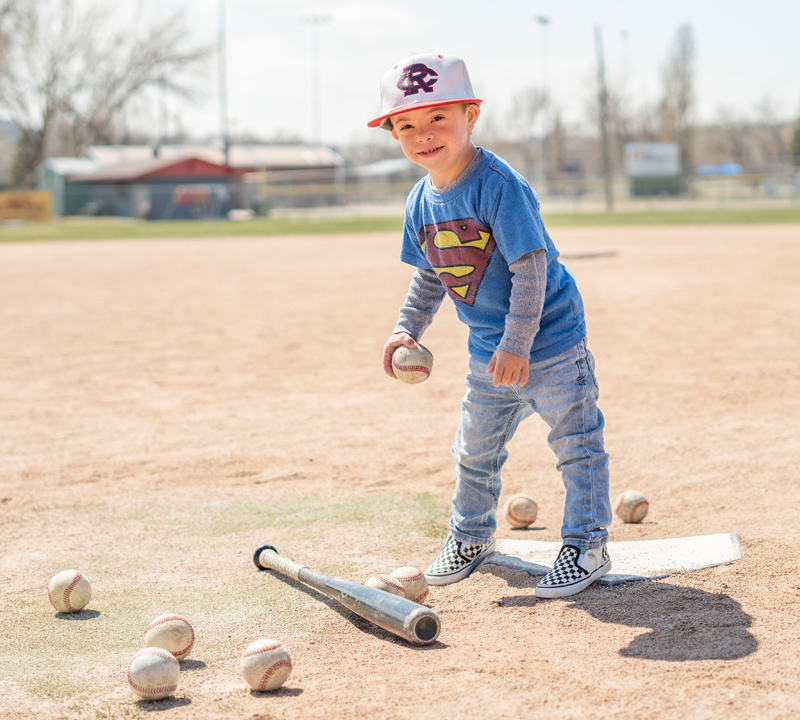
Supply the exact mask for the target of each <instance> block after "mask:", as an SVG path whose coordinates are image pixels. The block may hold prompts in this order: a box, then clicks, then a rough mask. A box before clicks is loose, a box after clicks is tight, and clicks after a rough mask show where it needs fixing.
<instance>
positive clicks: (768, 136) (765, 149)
mask: <svg viewBox="0 0 800 720" xmlns="http://www.w3.org/2000/svg"><path fill="white" fill-rule="evenodd" d="M780 115H781V112H780V103H778V102H775V101H774V100H773V99H772V98H770V97H764V98H763V99H762V100H761V102H759V103H758V104H757V105H756V122H758V124H759V125H760V126H761V129H762V133H763V135H762V141H761V150H762V154H763V156H764V164H765V166H766V167H765V169H772V170H779V169H780V168H781V166H784V165H785V164H786V163H787V162H789V147H788V143H787V142H786V139H785V138H784V136H783V127H784V125H785V122H784V121H783V120H781V119H780V117H779V116H780Z"/></svg>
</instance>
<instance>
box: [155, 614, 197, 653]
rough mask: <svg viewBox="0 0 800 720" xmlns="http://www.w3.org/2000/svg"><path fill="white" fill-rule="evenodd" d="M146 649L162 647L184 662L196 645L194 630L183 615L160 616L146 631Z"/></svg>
mask: <svg viewBox="0 0 800 720" xmlns="http://www.w3.org/2000/svg"><path fill="white" fill-rule="evenodd" d="M144 644H145V647H160V648H164V650H168V651H169V652H171V653H172V654H173V655H174V656H175V658H176V659H177V660H183V659H184V658H185V657H186V656H187V655H188V654H189V653H190V652H191V650H192V646H193V645H194V628H193V627H192V624H191V623H190V622H189V621H188V620H187V619H186V618H185V617H182V616H181V615H159V616H158V617H157V618H156V619H155V620H153V622H151V623H150V624H149V625H148V626H147V627H146V628H145V629H144Z"/></svg>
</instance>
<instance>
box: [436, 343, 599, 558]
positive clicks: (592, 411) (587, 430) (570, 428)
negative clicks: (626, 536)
mask: <svg viewBox="0 0 800 720" xmlns="http://www.w3.org/2000/svg"><path fill="white" fill-rule="evenodd" d="M486 368H487V364H486V363H483V362H480V361H479V360H476V359H475V358H470V365H469V374H468V375H467V392H466V394H465V395H464V399H463V400H462V402H461V426H460V427H459V428H458V432H457V433H456V441H455V443H454V444H453V458H454V459H455V461H456V490H455V495H454V496H453V502H452V508H453V515H452V517H451V519H450V532H451V533H452V534H453V536H454V537H455V539H456V540H459V541H462V542H469V543H484V542H486V541H487V540H489V539H491V538H492V537H494V532H495V529H496V528H497V523H496V521H495V513H496V511H497V503H498V498H499V497H500V488H501V481H500V471H501V470H502V468H503V464H504V463H505V461H506V459H507V458H508V450H507V449H506V443H508V441H509V440H511V438H512V437H513V436H514V432H515V431H516V429H517V426H518V425H519V423H520V421H521V420H523V419H524V418H526V417H528V416H530V415H532V414H533V413H534V412H535V413H537V414H538V415H540V416H541V417H542V419H543V420H544V421H545V422H546V423H547V424H548V425H549V427H550V434H549V435H548V436H547V441H548V443H549V445H550V447H551V448H552V450H553V452H554V453H555V454H556V457H557V459H558V463H557V465H556V467H557V469H558V470H559V471H560V472H561V477H562V479H563V481H564V486H565V487H566V490H567V496H566V500H565V503H564V521H563V525H562V526H561V537H562V539H563V541H564V542H568V543H570V544H572V545H575V546H577V547H578V548H580V549H581V550H588V549H589V548H596V547H600V546H602V545H604V544H605V542H606V540H607V539H608V532H607V530H606V528H607V527H608V525H609V523H610V522H611V502H610V500H609V495H608V493H609V487H608V455H607V453H606V452H605V450H604V449H603V424H604V423H603V414H602V413H601V412H600V410H599V408H598V407H597V396H598V386H597V380H596V378H595V376H594V358H593V356H592V354H591V352H589V349H588V348H587V347H586V340H585V339H584V340H582V341H581V342H580V343H578V344H577V345H576V346H575V347H573V348H570V349H569V350H567V351H566V352H564V353H562V354H561V355H557V356H556V357H554V358H550V359H549V360H542V361H541V362H534V363H531V365H530V368H529V372H530V377H529V379H528V382H527V383H526V384H525V387H519V385H518V384H517V385H515V386H513V387H509V386H508V385H501V386H499V387H495V386H494V385H493V379H492V376H491V375H487V374H486Z"/></svg>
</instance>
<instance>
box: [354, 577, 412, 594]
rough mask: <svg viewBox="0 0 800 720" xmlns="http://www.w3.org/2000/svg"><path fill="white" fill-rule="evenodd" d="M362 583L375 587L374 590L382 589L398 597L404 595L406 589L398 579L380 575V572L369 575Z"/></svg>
mask: <svg viewBox="0 0 800 720" xmlns="http://www.w3.org/2000/svg"><path fill="white" fill-rule="evenodd" d="M364 585H366V586H367V587H371V588H375V589H376V590H383V591H384V592H388V593H391V594H392V595H399V596H400V597H405V596H406V589H405V588H404V587H403V585H402V584H401V583H400V581H399V580H395V579H394V578H393V577H391V576H386V575H381V574H380V573H375V575H370V576H369V577H368V578H367V581H366V582H365V583H364Z"/></svg>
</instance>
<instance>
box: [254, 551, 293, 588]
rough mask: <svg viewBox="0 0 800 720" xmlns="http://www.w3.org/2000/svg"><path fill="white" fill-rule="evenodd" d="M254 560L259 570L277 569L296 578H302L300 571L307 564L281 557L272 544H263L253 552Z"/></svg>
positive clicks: (282, 573)
mask: <svg viewBox="0 0 800 720" xmlns="http://www.w3.org/2000/svg"><path fill="white" fill-rule="evenodd" d="M253 562H254V563H255V564H256V567H257V568H258V569H259V570H275V571H276V572H279V573H280V574H281V575H287V576H288V577H290V578H294V579H295V580H299V579H300V577H299V576H300V571H301V570H303V569H304V568H305V565H301V564H300V563H296V562H294V561H293V560H289V559H288V558H285V557H281V556H280V555H279V554H278V551H277V550H276V549H275V548H274V547H272V545H262V546H261V547H260V548H257V549H256V551H255V553H254V554H253Z"/></svg>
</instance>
